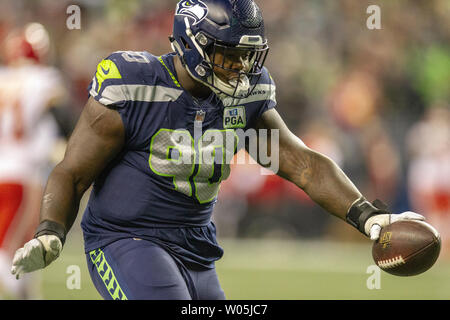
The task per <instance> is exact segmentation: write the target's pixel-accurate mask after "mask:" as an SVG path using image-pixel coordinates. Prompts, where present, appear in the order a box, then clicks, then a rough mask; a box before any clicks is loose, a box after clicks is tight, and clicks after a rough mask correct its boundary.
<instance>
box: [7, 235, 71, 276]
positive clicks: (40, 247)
mask: <svg viewBox="0 0 450 320" xmlns="http://www.w3.org/2000/svg"><path fill="white" fill-rule="evenodd" d="M61 250H62V243H61V240H60V239H59V238H58V237H57V236H55V235H42V236H39V237H37V238H35V239H32V240H30V241H28V242H27V243H25V245H24V246H23V248H20V249H17V251H16V253H15V254H14V258H13V265H12V268H11V273H12V274H14V275H16V279H19V277H20V275H21V274H22V273H27V272H32V271H35V270H38V269H43V268H45V267H46V266H48V265H49V264H50V263H51V262H52V261H54V260H55V259H56V258H58V257H59V254H60V253H61Z"/></svg>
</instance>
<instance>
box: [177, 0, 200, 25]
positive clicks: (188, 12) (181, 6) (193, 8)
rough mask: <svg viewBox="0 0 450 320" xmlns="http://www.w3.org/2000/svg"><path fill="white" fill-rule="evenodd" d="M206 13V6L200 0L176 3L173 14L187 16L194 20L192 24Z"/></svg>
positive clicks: (197, 21)
mask: <svg viewBox="0 0 450 320" xmlns="http://www.w3.org/2000/svg"><path fill="white" fill-rule="evenodd" d="M207 14H208V7H207V6H206V4H204V3H203V2H202V1H200V0H187V1H181V2H179V3H178V4H177V8H176V10H175V15H181V16H188V17H191V18H192V19H194V20H195V22H194V25H195V24H197V23H199V22H200V21H202V20H203V19H204V18H205V17H206V15H207Z"/></svg>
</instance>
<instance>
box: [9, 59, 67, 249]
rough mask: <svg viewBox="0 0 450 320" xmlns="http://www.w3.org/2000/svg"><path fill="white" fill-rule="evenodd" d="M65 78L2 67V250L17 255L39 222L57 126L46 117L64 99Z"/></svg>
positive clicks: (32, 67) (32, 68) (30, 67)
mask: <svg viewBox="0 0 450 320" xmlns="http://www.w3.org/2000/svg"><path fill="white" fill-rule="evenodd" d="M61 82H62V79H61V77H60V75H59V72H58V71H57V70H56V69H54V68H51V67H47V66H42V65H36V64H26V65H22V66H16V67H4V68H0V250H3V252H6V253H8V254H12V252H14V250H15V249H17V248H18V247H20V246H21V245H22V244H23V243H24V242H25V241H26V240H27V239H28V238H29V236H30V235H29V231H30V230H32V229H34V227H35V226H36V223H37V221H38V215H39V213H38V210H39V203H37V204H36V202H37V201H39V200H36V199H39V198H40V191H41V189H42V184H43V183H44V182H45V179H46V176H47V175H48V173H49V170H48V169H49V157H50V153H51V151H52V150H53V146H54V143H55V142H56V139H57V138H58V128H57V125H56V123H55V121H54V119H53V117H52V116H51V115H50V114H48V113H47V110H48V106H49V105H50V104H51V103H52V101H53V100H54V99H59V98H60V97H61V94H62V91H61V90H60V89H58V88H61V87H62V86H61Z"/></svg>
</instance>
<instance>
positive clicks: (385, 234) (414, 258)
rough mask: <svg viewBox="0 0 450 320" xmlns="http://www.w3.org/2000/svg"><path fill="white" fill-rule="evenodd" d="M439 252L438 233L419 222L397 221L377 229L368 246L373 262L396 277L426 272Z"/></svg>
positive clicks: (428, 225) (426, 224) (429, 226)
mask: <svg viewBox="0 0 450 320" xmlns="http://www.w3.org/2000/svg"><path fill="white" fill-rule="evenodd" d="M440 251H441V237H440V235H439V232H438V231H437V230H436V229H435V228H433V227H432V226H431V225H430V224H428V223H426V222H423V221H397V222H394V223H392V224H390V225H388V226H386V227H384V228H383V229H381V232H380V237H379V238H378V240H377V241H375V242H374V244H373V247H372V257H373V259H374V261H375V263H376V264H377V265H378V266H379V267H380V268H381V269H382V270H384V271H386V272H387V273H390V274H393V275H396V276H414V275H418V274H420V273H423V272H425V271H427V270H428V269H430V268H431V267H432V266H433V265H434V263H435V262H436V260H437V258H438V257H439V253H440Z"/></svg>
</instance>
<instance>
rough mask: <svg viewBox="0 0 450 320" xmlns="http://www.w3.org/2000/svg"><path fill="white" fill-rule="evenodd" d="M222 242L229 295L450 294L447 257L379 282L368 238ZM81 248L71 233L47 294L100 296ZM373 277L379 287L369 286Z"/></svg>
mask: <svg viewBox="0 0 450 320" xmlns="http://www.w3.org/2000/svg"><path fill="white" fill-rule="evenodd" d="M220 243H221V245H222V247H223V248H224V249H225V255H224V257H223V258H222V260H220V261H219V262H218V263H217V270H218V274H219V278H220V280H221V283H222V287H223V289H224V291H225V293H226V296H227V298H228V299H252V300H253V299H275V300H279V299H283V300H292V299H295V300H299V299H449V298H450V261H449V260H446V259H440V260H438V261H437V263H436V265H435V266H433V268H432V269H430V270H429V271H428V272H426V273H424V274H422V275H419V276H415V277H409V278H403V277H395V276H391V275H389V274H387V273H384V272H382V271H381V272H380V277H379V282H376V281H375V280H373V279H374V277H375V275H376V273H375V274H374V273H373V271H372V272H371V273H367V269H368V267H369V266H371V265H373V264H374V263H373V261H372V257H371V246H370V242H364V243H362V244H361V243H359V244H354V243H346V242H343V243H331V242H323V241H275V240H226V239H222V240H221V241H220ZM82 247H83V244H82V239H81V237H80V236H78V235H72V236H71V237H70V238H69V239H68V242H67V243H66V246H65V248H64V251H63V253H62V255H61V257H60V259H58V260H57V261H55V262H54V263H53V264H52V265H50V266H49V267H48V268H47V269H45V270H43V271H40V272H41V275H42V284H43V297H44V299H100V296H99V295H98V294H97V292H96V291H95V289H94V287H93V285H92V283H91V281H90V278H89V274H88V272H87V269H86V262H85V257H84V254H83V249H82ZM71 265H75V266H79V268H80V270H81V274H80V276H81V278H80V280H81V281H80V289H71V290H69V289H68V288H67V284H66V282H67V281H68V280H69V282H70V276H71V274H68V273H67V271H68V268H69V267H70V266H71ZM69 271H70V269H69ZM370 277H371V278H370ZM369 278H370V279H372V281H369V283H371V284H372V285H374V284H377V283H378V284H379V289H377V288H373V289H368V287H367V282H368V279H369ZM370 279H369V280H370ZM372 287H373V286H372Z"/></svg>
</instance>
